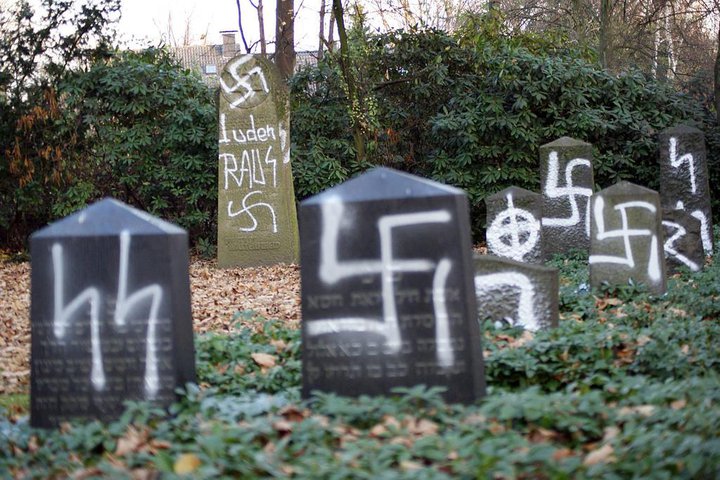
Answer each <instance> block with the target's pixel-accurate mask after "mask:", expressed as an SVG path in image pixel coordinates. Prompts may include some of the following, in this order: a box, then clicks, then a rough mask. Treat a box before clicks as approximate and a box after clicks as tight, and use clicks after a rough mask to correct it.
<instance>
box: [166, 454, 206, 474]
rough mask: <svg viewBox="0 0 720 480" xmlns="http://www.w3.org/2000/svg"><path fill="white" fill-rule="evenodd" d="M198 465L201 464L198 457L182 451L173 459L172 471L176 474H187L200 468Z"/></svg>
mask: <svg viewBox="0 0 720 480" xmlns="http://www.w3.org/2000/svg"><path fill="white" fill-rule="evenodd" d="M200 465H202V461H201V460H200V457H198V456H197V455H195V454H194V453H183V454H182V455H180V456H179V457H178V458H177V459H176V460H175V464H174V465H173V471H174V472H175V473H177V474H178V475H187V474H189V473H193V472H194V471H195V470H197V469H198V468H200Z"/></svg>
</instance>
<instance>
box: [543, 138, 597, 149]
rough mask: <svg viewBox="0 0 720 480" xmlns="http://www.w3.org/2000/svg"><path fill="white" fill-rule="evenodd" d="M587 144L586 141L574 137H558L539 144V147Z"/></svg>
mask: <svg viewBox="0 0 720 480" xmlns="http://www.w3.org/2000/svg"><path fill="white" fill-rule="evenodd" d="M587 145H590V144H589V143H587V142H583V141H582V140H578V139H576V138H572V137H560V138H558V139H557V140H554V141H552V142H550V143H546V144H545V145H541V146H540V148H556V147H577V146H587Z"/></svg>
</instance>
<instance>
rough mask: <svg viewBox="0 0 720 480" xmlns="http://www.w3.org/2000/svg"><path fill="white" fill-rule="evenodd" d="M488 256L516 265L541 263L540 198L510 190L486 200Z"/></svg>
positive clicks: (516, 188) (523, 191)
mask: <svg viewBox="0 0 720 480" xmlns="http://www.w3.org/2000/svg"><path fill="white" fill-rule="evenodd" d="M485 204H486V206H487V233H486V238H487V247H488V253H490V254H491V255H497V256H499V257H505V258H511V259H513V260H517V261H518V262H527V263H538V264H541V263H543V261H544V255H543V249H542V229H541V224H540V222H541V220H542V196H541V195H540V194H538V193H534V192H531V191H529V190H525V189H524V188H519V187H510V188H506V189H505V190H502V191H500V192H498V193H496V194H495V195H491V196H489V197H487V198H486V199H485Z"/></svg>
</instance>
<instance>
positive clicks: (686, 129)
mask: <svg viewBox="0 0 720 480" xmlns="http://www.w3.org/2000/svg"><path fill="white" fill-rule="evenodd" d="M697 133H702V130H700V129H698V128H695V127H691V126H690V125H685V124H684V123H681V124H680V125H675V126H673V127H670V128H666V129H665V130H663V131H661V132H660V134H662V135H683V134H686V135H687V134H697Z"/></svg>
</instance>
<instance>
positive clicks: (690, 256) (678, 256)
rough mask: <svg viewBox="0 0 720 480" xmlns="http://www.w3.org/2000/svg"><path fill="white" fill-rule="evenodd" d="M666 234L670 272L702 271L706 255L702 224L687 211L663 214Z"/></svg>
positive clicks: (666, 250)
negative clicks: (684, 269)
mask: <svg viewBox="0 0 720 480" xmlns="http://www.w3.org/2000/svg"><path fill="white" fill-rule="evenodd" d="M662 224H663V229H664V232H665V245H664V250H665V261H666V264H667V268H668V272H670V273H675V272H677V271H678V269H679V268H682V267H685V268H689V269H690V270H691V271H693V272H697V271H699V270H701V269H702V267H703V265H704V264H705V253H704V250H703V244H702V233H701V230H702V223H701V222H700V220H698V219H697V218H695V217H693V216H692V215H691V214H690V213H688V212H687V211H685V210H672V211H669V212H667V211H666V212H663V220H662Z"/></svg>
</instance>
